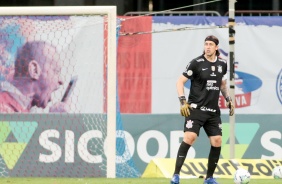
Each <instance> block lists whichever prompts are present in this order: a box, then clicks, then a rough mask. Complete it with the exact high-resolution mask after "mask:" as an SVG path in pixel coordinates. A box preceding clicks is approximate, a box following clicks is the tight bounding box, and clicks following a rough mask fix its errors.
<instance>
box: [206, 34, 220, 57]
mask: <svg viewBox="0 0 282 184" xmlns="http://www.w3.org/2000/svg"><path fill="white" fill-rule="evenodd" d="M218 44H219V41H218V38H217V37H215V36H214V35H209V36H207V37H206V38H205V50H204V54H206V55H208V56H212V55H213V54H215V55H216V56H219V55H220V53H219V51H218Z"/></svg>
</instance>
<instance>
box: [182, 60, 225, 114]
mask: <svg viewBox="0 0 282 184" xmlns="http://www.w3.org/2000/svg"><path fill="white" fill-rule="evenodd" d="M226 72H227V63H226V61H225V60H223V59H221V58H218V57H217V59H216V61H215V62H209V61H208V60H207V59H206V58H205V57H204V55H201V56H199V57H197V58H195V59H193V60H192V61H191V62H190V63H189V64H188V65H187V67H186V69H185V71H184V72H183V75H184V76H185V77H187V78H188V79H190V80H191V88H190V94H189V97H188V103H189V104H191V105H192V107H193V108H197V109H200V110H202V111H208V112H215V113H220V109H219V106H218V99H219V93H220V86H221V82H222V78H223V77H224V75H225V74H226Z"/></svg>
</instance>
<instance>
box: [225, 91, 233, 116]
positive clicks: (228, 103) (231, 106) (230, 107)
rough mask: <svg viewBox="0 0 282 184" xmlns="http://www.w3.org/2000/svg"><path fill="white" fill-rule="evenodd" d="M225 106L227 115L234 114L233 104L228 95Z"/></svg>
mask: <svg viewBox="0 0 282 184" xmlns="http://www.w3.org/2000/svg"><path fill="white" fill-rule="evenodd" d="M225 100H226V106H227V107H228V108H229V116H233V114H234V105H233V102H232V98H231V97H230V96H228V97H226V99H225Z"/></svg>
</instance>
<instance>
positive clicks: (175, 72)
mask: <svg viewBox="0 0 282 184" xmlns="http://www.w3.org/2000/svg"><path fill="white" fill-rule="evenodd" d="M187 19H188V18H187ZM187 19H183V17H182V18H181V17H180V18H178V17H173V18H170V19H169V20H164V19H162V18H160V19H157V18H156V19H155V20H154V23H153V28H152V29H153V30H157V31H160V30H168V29H176V28H185V27H192V28H196V30H185V31H170V32H164V33H156V34H153V37H152V44H153V48H152V53H153V56H152V113H179V101H178V98H177V97H178V96H177V92H176V81H177V79H178V77H179V76H180V75H182V72H183V71H184V69H185V67H186V65H187V64H188V63H189V62H190V61H191V60H192V59H193V58H195V57H197V56H199V55H201V54H202V53H203V49H204V39H205V38H206V36H208V35H211V34H212V35H215V36H216V37H218V38H219V48H220V52H221V55H220V56H221V57H223V58H225V59H226V60H228V54H229V37H228V28H216V29H213V28H211V29H202V28H207V27H211V26H214V25H215V24H217V25H219V24H221V25H222V24H224V23H225V24H226V20H225V19H224V20H225V22H224V21H223V18H218V20H212V21H211V20H209V19H208V18H206V20H200V21H195V23H194V22H193V21H192V20H191V18H190V19H189V20H191V21H190V23H189V21H187ZM193 19H197V18H193ZM253 19H254V18H253ZM269 19H270V21H269V22H267V23H265V21H263V20H264V19H263V18H262V19H261V20H262V21H258V23H257V22H255V23H253V22H251V21H252V18H250V20H249V22H251V24H250V23H249V22H248V23H246V22H244V19H240V20H237V21H241V22H239V23H238V22H237V25H236V26H235V30H236V34H235V71H236V80H235V83H236V88H235V91H236V92H235V93H236V99H235V100H234V99H233V100H234V101H235V102H236V107H237V108H236V113H239V114H260V113H264V114H281V113H282V108H281V103H282V100H281V91H282V89H281V86H282V82H281V81H282V79H281V69H282V64H281V63H282V61H281V60H282V59H281V57H280V53H281V48H280V42H281V40H282V34H281V32H282V26H281V25H270V24H271V18H269ZM184 20H185V21H186V22H185V21H184ZM254 20H255V19H254ZM273 20H274V23H276V22H277V18H275V19H273ZM280 20H281V21H282V19H281V18H280ZM275 21H276V22H275ZM191 22H192V23H191ZM222 22H223V23H222ZM249 24H250V25H249ZM226 25H227V24H226ZM228 62H229V61H228ZM185 94H186V95H188V94H189V85H187V86H186V88H185ZM222 104H224V102H223V100H220V102H219V105H220V106H221V107H222V112H223V113H225V114H226V113H227V112H228V111H227V109H226V108H224V106H223V105H222Z"/></svg>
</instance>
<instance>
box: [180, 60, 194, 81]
mask: <svg viewBox="0 0 282 184" xmlns="http://www.w3.org/2000/svg"><path fill="white" fill-rule="evenodd" d="M195 68H196V62H195V60H192V61H191V62H190V63H188V65H187V66H186V68H185V70H184V72H183V73H182V74H183V75H184V76H185V77H187V78H188V79H192V78H193V76H194V74H195V71H196V70H195Z"/></svg>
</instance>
